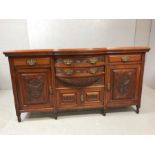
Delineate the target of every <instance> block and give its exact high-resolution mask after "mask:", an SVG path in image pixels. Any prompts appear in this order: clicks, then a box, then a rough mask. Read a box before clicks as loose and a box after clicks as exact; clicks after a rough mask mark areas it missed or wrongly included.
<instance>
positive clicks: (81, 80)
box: [4, 47, 149, 122]
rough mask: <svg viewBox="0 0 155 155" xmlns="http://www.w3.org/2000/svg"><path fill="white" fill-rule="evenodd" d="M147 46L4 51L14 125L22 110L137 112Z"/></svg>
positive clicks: (19, 118) (55, 115) (56, 112)
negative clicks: (114, 109)
mask: <svg viewBox="0 0 155 155" xmlns="http://www.w3.org/2000/svg"><path fill="white" fill-rule="evenodd" d="M148 51H149V48H148V47H124V48H123V47H122V48H91V49H89V48H88V49H87V48H82V49H80V48H79V49H78V48H77V49H33V50H15V51H5V52H4V54H5V55H6V56H8V59H9V64H10V72H11V79H12V88H13V94H14V101H15V109H16V115H17V118H18V121H19V122H21V113H22V112H42V111H51V112H53V114H54V117H55V119H57V115H58V113H59V112H61V111H65V110H75V109H97V108H100V109H102V110H103V114H104V115H105V114H106V109H108V108H111V107H120V106H122V107H123V106H131V105H135V106H136V112H137V113H139V108H140V103H141V92H142V81H143V72H144V62H145V53H146V52H148Z"/></svg>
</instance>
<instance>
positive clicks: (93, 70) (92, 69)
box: [89, 68, 97, 74]
mask: <svg viewBox="0 0 155 155" xmlns="http://www.w3.org/2000/svg"><path fill="white" fill-rule="evenodd" d="M89 71H90V73H91V74H96V72H97V68H90V70H89Z"/></svg>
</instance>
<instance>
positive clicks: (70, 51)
mask: <svg viewBox="0 0 155 155" xmlns="http://www.w3.org/2000/svg"><path fill="white" fill-rule="evenodd" d="M149 50H150V48H149V47H142V46H141V47H117V48H65V49H64V48H62V49H24V50H9V51H4V52H3V53H4V54H5V55H6V56H9V57H10V56H42V55H43V56H47V55H81V54H83V55H87V54H106V53H107V54H108V53H113V54H115V53H116V54H117V53H126V52H127V53H129V52H130V53H139V52H140V53H141V52H148V51H149Z"/></svg>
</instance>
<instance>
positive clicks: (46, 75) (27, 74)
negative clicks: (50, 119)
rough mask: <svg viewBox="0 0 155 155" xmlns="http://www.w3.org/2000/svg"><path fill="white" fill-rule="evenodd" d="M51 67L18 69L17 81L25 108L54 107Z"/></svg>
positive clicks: (21, 101) (22, 104) (22, 105)
mask: <svg viewBox="0 0 155 155" xmlns="http://www.w3.org/2000/svg"><path fill="white" fill-rule="evenodd" d="M50 74H51V73H50V69H18V70H17V81H18V89H19V92H20V95H19V96H20V103H21V108H23V109H33V108H49V107H52V105H53V104H52V103H51V101H52V95H51V94H52V84H51V75H50Z"/></svg>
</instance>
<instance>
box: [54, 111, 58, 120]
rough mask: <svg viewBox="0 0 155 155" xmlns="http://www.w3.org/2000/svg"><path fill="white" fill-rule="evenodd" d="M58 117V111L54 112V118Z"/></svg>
mask: <svg viewBox="0 0 155 155" xmlns="http://www.w3.org/2000/svg"><path fill="white" fill-rule="evenodd" d="M57 118H58V112H54V119H55V120H57Z"/></svg>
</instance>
